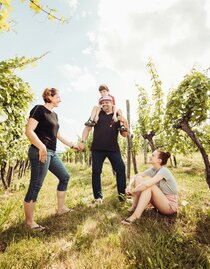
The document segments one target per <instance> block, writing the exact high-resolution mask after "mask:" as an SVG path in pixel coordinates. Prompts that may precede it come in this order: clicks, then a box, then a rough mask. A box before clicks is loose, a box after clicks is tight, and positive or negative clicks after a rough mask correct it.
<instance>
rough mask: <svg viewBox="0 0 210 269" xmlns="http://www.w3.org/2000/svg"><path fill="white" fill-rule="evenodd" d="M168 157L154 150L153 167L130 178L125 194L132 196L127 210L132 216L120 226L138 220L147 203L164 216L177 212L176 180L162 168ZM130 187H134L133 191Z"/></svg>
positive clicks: (151, 160)
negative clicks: (131, 201)
mask: <svg viewBox="0 0 210 269" xmlns="http://www.w3.org/2000/svg"><path fill="white" fill-rule="evenodd" d="M170 156H171V155H170V153H168V152H163V151H160V150H155V151H154V152H153V153H152V156H151V157H150V163H151V164H152V166H153V167H151V168H149V169H147V170H146V171H144V172H143V173H139V174H137V175H136V176H134V177H133V178H131V180H130V182H129V185H128V187H127V188H126V194H128V195H132V196H133V203H132V206H131V208H129V209H128V211H129V212H133V214H132V215H131V216H130V217H128V218H126V219H124V220H123V221H122V224H131V223H132V222H134V221H135V220H137V219H139V218H140V217H141V214H142V213H143V211H144V210H145V209H146V207H147V206H148V204H149V203H151V204H152V205H153V206H154V207H155V208H156V209H158V211H159V212H160V213H161V214H164V215H171V214H174V213H175V212H176V211H177V208H178V202H177V185H176V180H175V178H174V177H173V175H172V174H171V172H170V171H169V169H168V168H166V167H164V165H165V164H166V163H167V160H168V158H170ZM144 177H149V178H148V179H145V178H144ZM132 185H134V186H135V187H134V189H133V190H132V189H131V187H132Z"/></svg>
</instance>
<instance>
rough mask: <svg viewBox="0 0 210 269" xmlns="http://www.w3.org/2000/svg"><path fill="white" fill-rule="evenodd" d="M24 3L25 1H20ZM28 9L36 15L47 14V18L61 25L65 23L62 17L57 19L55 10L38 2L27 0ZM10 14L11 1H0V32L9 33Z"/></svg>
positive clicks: (37, 0) (38, 0) (36, 0)
mask: <svg viewBox="0 0 210 269" xmlns="http://www.w3.org/2000/svg"><path fill="white" fill-rule="evenodd" d="M21 2H22V3H23V2H25V0H21ZM29 8H30V9H32V10H33V11H34V12H35V13H36V14H38V13H40V12H43V13H46V14H47V18H48V19H49V20H51V21H53V20H57V21H60V22H61V23H65V22H67V20H66V19H65V18H64V16H61V17H57V16H56V12H57V11H56V10H55V9H52V8H49V7H45V8H44V7H43V6H42V4H41V3H40V0H29ZM11 12H12V4H11V0H0V32H4V31H9V30H10V28H11V21H10V20H9V17H10V13H11Z"/></svg>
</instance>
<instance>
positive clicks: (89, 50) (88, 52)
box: [82, 47, 93, 55]
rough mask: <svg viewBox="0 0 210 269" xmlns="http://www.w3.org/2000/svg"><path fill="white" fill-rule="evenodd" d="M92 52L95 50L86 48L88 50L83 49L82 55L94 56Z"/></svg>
mask: <svg viewBox="0 0 210 269" xmlns="http://www.w3.org/2000/svg"><path fill="white" fill-rule="evenodd" d="M92 51H93V49H92V48H91V47H88V48H86V49H83V50H82V53H83V54H89V55H90V54H92Z"/></svg>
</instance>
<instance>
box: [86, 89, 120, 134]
mask: <svg viewBox="0 0 210 269" xmlns="http://www.w3.org/2000/svg"><path fill="white" fill-rule="evenodd" d="M99 92H100V94H101V97H100V98H99V104H98V106H94V107H93V109H92V112H91V115H90V118H89V119H88V121H87V122H85V125H86V126H90V127H92V126H95V125H96V124H97V122H98V119H99V113H100V111H101V99H102V98H103V97H106V96H109V97H111V99H112V105H113V113H114V115H113V121H114V122H117V121H118V116H121V115H122V110H121V109H116V104H115V98H114V96H113V95H111V94H110V93H109V88H108V87H107V85H105V84H102V85H100V86H99ZM124 130H125V126H124V125H123V124H120V131H124Z"/></svg>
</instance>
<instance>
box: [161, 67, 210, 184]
mask: <svg viewBox="0 0 210 269" xmlns="http://www.w3.org/2000/svg"><path fill="white" fill-rule="evenodd" d="M209 97H210V79H209V78H208V77H207V76H206V75H205V74H203V73H201V72H199V71H197V70H195V69H193V70H192V71H191V72H190V73H189V74H187V75H186V76H185V77H184V80H183V81H182V82H181V83H180V85H179V86H178V88H177V89H174V90H172V91H171V92H170V93H169V96H168V102H167V106H166V115H165V126H167V128H170V130H171V132H173V128H175V129H177V130H182V131H184V132H185V133H186V134H187V135H188V136H189V137H190V138H191V140H192V141H193V142H194V143H195V145H196V146H197V148H198V149H199V151H200V153H201V155H202V157H203V160H204V164H205V174H206V181H207V183H208V185H209V187H210V163H209V159H208V155H207V152H206V150H205V148H204V146H203V144H202V142H201V139H200V138H199V137H198V136H197V135H196V128H198V127H199V126H200V125H201V124H202V123H203V122H205V120H206V119H207V113H208V110H209Z"/></svg>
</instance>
